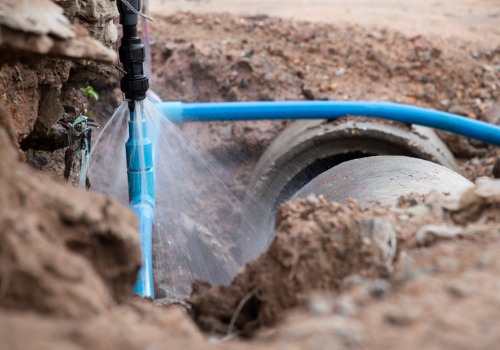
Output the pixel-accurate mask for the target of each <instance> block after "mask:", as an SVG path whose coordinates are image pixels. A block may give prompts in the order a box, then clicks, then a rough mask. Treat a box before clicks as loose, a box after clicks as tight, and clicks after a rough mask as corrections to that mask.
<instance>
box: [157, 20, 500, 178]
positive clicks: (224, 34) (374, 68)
mask: <svg viewBox="0 0 500 350" xmlns="http://www.w3.org/2000/svg"><path fill="white" fill-rule="evenodd" d="M151 42H152V44H153V46H152V55H153V67H154V69H153V75H152V78H151V83H152V88H153V90H155V91H156V92H157V93H158V94H159V95H160V96H161V97H162V98H163V99H165V100H182V101H189V102H194V101H251V100H301V99H312V100H379V101H392V102H400V103H408V104H414V105H420V106H423V107H430V108H435V109H438V110H443V111H448V112H451V113H457V114H461V115H464V116H469V117H471V118H477V119H481V120H486V121H489V122H492V123H498V122H499V121H500V114H499V111H500V102H499V98H500V95H499V91H500V89H499V87H500V76H499V74H498V70H497V69H496V68H495V67H498V65H499V64H500V51H499V50H498V47H494V46H493V47H487V46H484V45H479V44H475V43H471V42H465V41H459V40H443V39H442V38H439V37H423V36H414V37H408V36H405V35H403V34H401V33H399V32H396V31H391V30H387V29H366V28H363V27H361V26H356V25H327V24H317V23H306V22H295V21H291V20H283V19H278V18H273V17H267V16H254V17H241V16H230V15H226V14H210V15H197V14H192V13H181V14H176V15H172V16H168V17H157V20H156V21H155V22H154V23H153V24H152V28H151ZM284 125H285V124H284V123H283V122H268V121H266V122H257V123H256V122H252V123H249V122H241V123H207V124H195V125H189V126H186V127H185V129H187V130H188V131H190V132H191V133H192V134H193V135H195V136H194V137H195V138H196V140H198V141H199V142H200V143H202V144H203V146H204V147H206V148H207V149H213V150H215V151H219V153H221V151H222V150H224V149H227V148H231V149H233V150H237V151H238V152H240V153H243V152H244V154H245V156H246V157H247V158H246V159H247V163H249V164H245V166H244V170H243V171H238V170H237V171H236V172H237V174H238V177H239V178H241V179H243V181H246V180H247V179H248V176H249V173H250V171H251V168H252V165H251V164H250V163H251V161H252V160H253V161H256V159H257V158H258V157H259V156H260V155H261V154H262V152H263V151H264V150H265V148H266V147H267V146H268V145H269V143H270V141H271V140H272V139H273V138H274V137H275V136H276V134H277V133H278V132H279V131H281V130H282V128H283V126H284ZM440 135H441V136H442V137H444V139H445V141H446V143H447V144H448V146H449V147H450V149H451V150H452V151H453V152H454V154H455V155H456V156H458V157H460V158H466V159H464V160H461V161H460V163H464V164H463V165H462V168H463V169H464V172H465V173H467V175H468V177H469V179H471V180H474V179H476V178H477V177H478V176H489V175H490V174H491V169H492V167H493V164H494V162H495V157H496V153H495V150H493V149H491V148H488V147H487V145H485V144H483V143H481V142H477V141H471V143H469V141H468V140H467V139H465V138H462V137H458V136H456V135H454V134H448V133H441V134H440ZM216 153H217V152H216ZM221 154H222V155H221V157H222V158H224V153H223V152H222V153H221ZM225 155H226V158H227V152H226V154H225ZM471 158H473V159H474V160H473V161H471V160H470V159H471ZM228 163H229V162H228ZM240 164H241V162H240ZM252 164H254V163H252Z"/></svg>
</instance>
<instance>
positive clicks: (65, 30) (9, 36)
mask: <svg viewBox="0 0 500 350" xmlns="http://www.w3.org/2000/svg"><path fill="white" fill-rule="evenodd" d="M84 8H85V9H88V8H91V6H88V5H86V6H85V7H84ZM0 49H2V50H14V51H21V52H25V53H37V54H43V55H45V54H47V55H51V56H56V57H66V58H86V59H92V60H99V61H104V62H109V63H111V62H113V61H114V60H115V59H116V54H115V53H114V51H112V50H110V49H108V48H106V47H105V46H104V45H102V44H101V43H100V42H98V41H96V40H94V39H91V38H89V37H88V32H87V31H86V30H85V29H84V28H83V27H78V26H75V25H71V23H70V21H69V20H68V18H66V17H65V16H64V14H63V9H62V8H61V7H59V6H58V5H56V4H54V3H53V2H51V1H49V0H4V1H2V2H1V3H0ZM11 52H12V51H11ZM9 56H10V57H3V56H2V60H4V59H9V60H12V58H13V57H12V56H11V55H9ZM14 57H15V56H14Z"/></svg>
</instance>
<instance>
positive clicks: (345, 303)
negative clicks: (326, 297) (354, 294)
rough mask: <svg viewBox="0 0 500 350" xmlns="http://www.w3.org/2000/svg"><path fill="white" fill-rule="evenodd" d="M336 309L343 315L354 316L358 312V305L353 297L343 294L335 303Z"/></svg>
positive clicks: (336, 311)
mask: <svg viewBox="0 0 500 350" xmlns="http://www.w3.org/2000/svg"><path fill="white" fill-rule="evenodd" d="M334 310H335V313H337V314H339V315H341V316H352V315H354V314H355V313H356V305H355V303H354V301H353V300H352V298H351V297H349V296H347V295H342V296H341V297H340V298H339V299H338V300H337V302H336V303H335V308H334Z"/></svg>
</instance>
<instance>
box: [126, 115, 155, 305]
mask: <svg viewBox="0 0 500 350" xmlns="http://www.w3.org/2000/svg"><path fill="white" fill-rule="evenodd" d="M128 128H129V139H128V141H127V143H126V144H125V150H126V157H127V176H128V189H129V201H130V208H131V209H132V210H133V211H134V212H135V214H136V215H137V218H138V220H139V238H140V242H141V254H142V266H141V270H140V271H139V276H138V278H137V282H136V285H135V292H136V293H137V294H139V295H141V296H145V297H151V298H154V283H153V257H152V231H153V219H154V211H155V191H154V171H153V144H152V142H151V140H150V139H149V137H148V128H147V123H146V120H145V119H144V118H143V117H142V116H141V115H137V114H136V113H134V112H130V119H129V122H128Z"/></svg>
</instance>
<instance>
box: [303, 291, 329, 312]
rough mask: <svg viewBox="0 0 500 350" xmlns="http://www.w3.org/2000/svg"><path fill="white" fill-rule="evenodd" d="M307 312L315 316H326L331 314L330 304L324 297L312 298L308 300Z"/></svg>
mask: <svg viewBox="0 0 500 350" xmlns="http://www.w3.org/2000/svg"><path fill="white" fill-rule="evenodd" d="M308 309H309V312H310V313H311V314H313V315H315V316H321V315H327V314H331V313H332V312H333V305H332V302H331V301H330V300H329V299H328V298H326V297H325V296H319V295H317V296H313V297H312V298H311V300H309V305H308Z"/></svg>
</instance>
